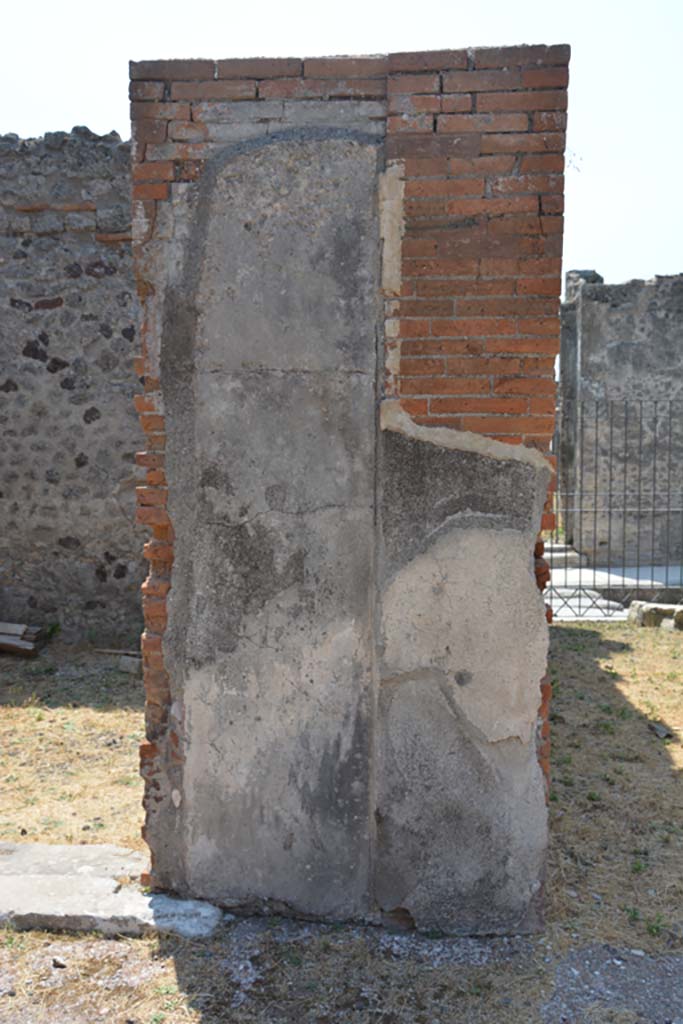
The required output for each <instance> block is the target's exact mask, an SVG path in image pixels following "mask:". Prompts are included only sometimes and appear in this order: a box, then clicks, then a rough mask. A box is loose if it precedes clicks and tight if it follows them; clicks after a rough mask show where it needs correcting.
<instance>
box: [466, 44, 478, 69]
mask: <svg viewBox="0 0 683 1024" xmlns="http://www.w3.org/2000/svg"><path fill="white" fill-rule="evenodd" d="M475 67H476V64H475V60H474V49H473V48H472V47H471V46H469V47H468V48H467V70H468V71H474V70H475Z"/></svg>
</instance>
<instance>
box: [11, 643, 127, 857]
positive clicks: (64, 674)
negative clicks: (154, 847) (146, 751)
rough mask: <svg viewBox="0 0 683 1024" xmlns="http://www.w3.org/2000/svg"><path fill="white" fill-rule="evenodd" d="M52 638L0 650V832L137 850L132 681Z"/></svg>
mask: <svg viewBox="0 0 683 1024" xmlns="http://www.w3.org/2000/svg"><path fill="white" fill-rule="evenodd" d="M116 664H117V659H116V658H112V657H109V656H106V655H98V654H94V653H93V652H91V651H87V650H81V651H75V650H74V648H69V647H66V646H64V645H61V644H57V643H52V644H51V645H50V646H49V647H48V648H46V649H45V650H44V651H43V652H42V653H41V655H40V657H39V658H37V659H35V660H31V661H24V660H20V659H18V658H14V657H12V656H11V655H4V656H3V655H0V706H1V707H2V710H1V712H0V841H5V842H7V841H11V842H22V841H25V842H46V843H118V844H120V845H122V846H128V847H131V848H133V849H143V848H144V844H143V842H142V839H141V838H140V826H141V824H142V809H141V804H140V802H141V800H142V782H141V780H140V778H139V775H138V747H139V745H140V742H141V740H142V737H143V721H142V706H143V704H142V702H143V694H142V680H141V679H139V678H137V677H135V676H131V675H129V674H126V673H124V672H119V671H117V669H116Z"/></svg>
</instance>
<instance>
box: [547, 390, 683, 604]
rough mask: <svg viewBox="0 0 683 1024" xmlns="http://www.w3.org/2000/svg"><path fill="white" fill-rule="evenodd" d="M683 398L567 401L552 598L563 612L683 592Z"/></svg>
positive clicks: (676, 598)
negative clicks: (665, 399)
mask: <svg viewBox="0 0 683 1024" xmlns="http://www.w3.org/2000/svg"><path fill="white" fill-rule="evenodd" d="M682 414H683V400H667V401H651V400H645V399H623V400H618V401H605V400H599V399H590V400H589V399H582V400H581V401H576V402H566V401H565V402H563V403H562V405H561V407H560V409H559V413H558V417H557V429H556V434H555V439H554V444H553V450H554V454H555V455H556V457H557V480H556V490H555V495H554V511H555V529H554V530H553V532H552V534H550V535H546V555H545V557H546V558H547V560H548V561H549V563H550V566H551V581H550V586H549V587H548V588H547V590H546V600H548V601H549V603H550V604H551V605H552V608H553V614H554V618H555V619H560V620H562V619H577V618H579V619H603V618H613V619H619V618H622V619H623V618H626V615H627V607H628V605H629V604H630V602H631V601H633V600H636V599H638V600H646V601H653V600H656V601H667V602H672V603H679V602H682V601H683V565H682V563H683V415H682Z"/></svg>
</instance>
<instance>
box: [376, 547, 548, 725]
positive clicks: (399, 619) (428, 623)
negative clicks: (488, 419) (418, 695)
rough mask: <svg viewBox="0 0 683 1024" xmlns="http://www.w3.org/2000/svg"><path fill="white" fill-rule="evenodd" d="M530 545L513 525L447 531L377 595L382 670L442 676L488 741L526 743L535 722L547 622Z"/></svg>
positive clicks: (401, 674)
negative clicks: (493, 528) (536, 580)
mask: <svg viewBox="0 0 683 1024" xmlns="http://www.w3.org/2000/svg"><path fill="white" fill-rule="evenodd" d="M530 545H531V541H530V538H529V536H528V535H527V534H526V533H519V532H517V531H515V530H497V531H496V530H486V529H467V530H466V531H464V530H458V529H453V530H451V531H450V532H449V533H447V534H445V535H442V536H441V537H439V538H438V539H437V540H436V541H435V542H434V543H433V544H432V545H431V546H430V547H429V549H428V550H427V551H426V552H424V553H423V554H420V555H418V556H417V557H416V558H414V559H413V560H412V561H411V562H409V563H408V564H407V565H406V566H404V567H403V568H402V569H401V570H400V571H399V572H398V573H397V574H396V576H395V577H394V578H393V579H392V581H391V583H390V584H389V585H388V587H387V589H386V591H385V593H384V594H383V597H382V609H383V614H382V625H381V629H382V636H383V639H384V644H385V655H384V664H385V668H384V670H383V673H382V675H383V678H387V677H388V678H389V679H392V678H395V677H397V676H398V677H400V678H410V677H416V676H420V675H423V676H425V675H428V676H430V677H434V678H438V679H439V680H440V684H441V686H442V687H443V688H444V691H445V693H446V694H447V696H448V699H449V700H450V701H452V702H453V703H454V704H455V705H457V707H458V708H459V709H460V710H461V711H462V713H463V716H464V718H465V719H466V720H467V721H468V722H469V723H470V724H471V725H472V726H474V728H475V729H477V730H479V732H480V733H481V734H482V738H485V739H487V740H489V741H491V742H494V741H498V740H503V739H508V738H511V737H517V738H519V739H520V740H522V741H523V742H527V741H528V740H529V739H530V737H531V735H532V733H533V730H534V728H535V725H536V716H537V712H538V705H539V702H540V693H539V681H540V679H541V678H542V676H543V674H544V672H545V668H546V654H547V627H546V624H545V619H544V615H543V598H542V595H541V593H540V591H539V590H538V589H537V587H536V583H535V580H534V577H533V573H532V571H531V555H530Z"/></svg>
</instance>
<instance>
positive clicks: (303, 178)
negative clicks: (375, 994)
mask: <svg viewBox="0 0 683 1024" xmlns="http://www.w3.org/2000/svg"><path fill="white" fill-rule="evenodd" d="M376 174H377V147H376V145H375V144H374V142H373V141H372V140H371V139H368V137H367V136H354V135H353V134H350V135H349V134H347V135H342V136H341V137H340V135H339V133H338V132H332V133H331V134H330V133H329V132H328V133H325V132H323V133H318V134H317V136H316V134H315V133H314V134H313V135H311V134H310V133H308V134H307V133H301V134H297V133H290V134H289V135H288V136H287V137H286V138H285V139H283V140H282V141H280V142H279V143H277V144H274V143H272V142H271V143H269V144H268V145H264V146H262V147H252V148H248V149H246V150H239V149H238V150H237V151H234V152H230V153H229V154H228V155H227V156H225V157H222V158H221V159H220V160H218V161H217V162H216V164H215V166H214V167H213V168H212V169H211V171H210V173H209V175H208V177H207V178H206V180H205V182H204V183H203V185H202V188H203V191H202V192H201V194H200V196H199V198H198V203H197V214H196V218H197V219H196V224H197V230H196V231H195V234H194V236H193V237H192V239H191V241H190V243H189V247H188V252H187V255H186V259H187V265H188V272H187V275H186V282H187V286H188V289H189V294H190V300H189V301H190V302H191V303H192V304H193V306H194V307H195V308H196V309H197V310H198V311H199V312H198V316H197V320H196V324H195V325H194V328H193V339H192V344H193V351H192V354H191V355H190V354H189V353H188V351H187V349H185V350H184V351H183V352H181V351H180V349H181V347H182V346H187V345H188V339H187V335H186V333H185V331H184V328H183V321H182V316H181V317H180V324H179V323H178V320H177V319H175V318H174V317H173V318H172V314H171V313H169V321H168V327H167V332H166V335H165V340H164V345H165V348H164V351H163V353H162V382H163V385H164V397H165V402H166V410H167V422H168V425H169V471H168V476H169V480H170V481H171V487H170V497H169V508H170V512H171V516H172V519H173V522H174V525H175V529H176V533H177V538H178V539H177V542H176V567H175V569H174V579H175V578H177V577H179V578H180V579H181V580H185V585H181V586H175V585H174V587H173V589H172V591H171V600H170V622H169V630H168V634H167V640H166V643H165V649H166V652H167V658H168V664H169V667H170V669H171V672H172V675H173V676H174V678H175V680H176V685H177V686H178V689H179V690H181V691H182V697H183V701H184V705H185V708H186V717H185V735H186V744H187V754H186V763H185V768H184V776H183V779H182V784H181V785H180V784H179V787H178V792H179V794H180V800H179V801H178V798H176V803H174V802H173V800H172V799H169V800H167V801H166V804H165V806H164V807H163V808H162V811H161V815H165V817H164V819H163V825H162V824H161V815H160V829H159V831H158V832H157V835H156V841H155V842H154V846H155V848H156V852H157V864H158V871H159V873H160V877H161V878H162V879H164V880H167V881H169V882H171V883H172V884H173V887H174V888H176V889H179V890H180V891H191V892H193V893H195V894H201V895H202V896H206V897H209V898H219V897H220V898H221V899H222V900H224V901H225V902H228V903H229V902H230V900H236V901H239V902H240V903H242V904H246V905H249V904H251V903H254V904H255V905H260V903H261V902H262V901H265V902H268V901H269V900H272V899H277V900H278V901H279V902H281V903H282V905H283V906H286V907H289V908H291V909H292V910H294V911H299V912H307V913H314V914H320V915H331V916H339V917H349V916H356V915H358V914H360V913H361V912H362V910H363V909H364V908H365V906H366V904H367V895H366V894H367V886H368V857H369V848H368V811H367V807H368V799H369V794H368V785H369V750H368V743H369V718H370V711H371V706H370V704H371V684H372V679H371V671H370V666H371V661H372V642H371V641H372V638H371V620H370V610H371V602H372V582H371V575H370V574H371V566H372V545H373V515H374V512H373V502H374V445H375V426H374V423H375V361H376V352H375V348H376V324H377V313H378V310H377V287H376V285H377V280H378V275H379V232H378V222H377V209H376V203H375V200H374V189H375V179H376ZM175 308H176V307H175V306H174V307H173V309H175ZM178 357H179V358H178ZM186 361H187V362H188V363H190V364H191V373H192V380H191V381H189V380H185V381H183V386H182V387H181V388H179V387H177V386H176V383H175V382H176V380H177V376H178V367H179V365H184V364H185V362H186ZM191 396H192V397H191ZM181 680H182V683H181ZM176 830H179V833H178V834H179V835H180V836H181V837H182V838H181V839H180V842H181V844H182V848H183V856H182V860H181V858H179V857H178V851H177V850H176V849H174V848H172V847H171V846H170V844H169V843H168V842H167V837H168V836H169V835H171V834H176ZM227 837H230V838H229V841H228V842H227V845H226V838H227ZM165 849H167V850H168V854H166V853H165V852H164V851H165ZM181 865H182V866H181Z"/></svg>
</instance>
